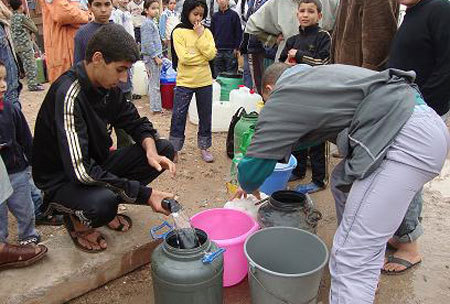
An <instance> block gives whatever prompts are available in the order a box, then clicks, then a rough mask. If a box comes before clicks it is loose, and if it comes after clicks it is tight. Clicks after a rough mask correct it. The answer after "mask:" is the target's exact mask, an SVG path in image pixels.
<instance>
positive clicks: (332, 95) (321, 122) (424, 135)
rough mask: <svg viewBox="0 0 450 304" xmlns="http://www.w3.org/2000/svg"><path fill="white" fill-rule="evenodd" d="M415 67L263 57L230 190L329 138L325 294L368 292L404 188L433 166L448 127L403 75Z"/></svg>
mask: <svg viewBox="0 0 450 304" xmlns="http://www.w3.org/2000/svg"><path fill="white" fill-rule="evenodd" d="M414 76H415V74H414V72H404V71H400V70H395V69H388V70H385V71H383V72H374V71H371V70H368V69H364V68H360V67H354V66H345V65H328V66H318V67H310V66H306V65H297V66H295V67H292V68H290V69H288V66H287V65H285V64H283V63H278V64H274V65H272V66H271V67H270V68H269V69H268V70H267V71H266V73H265V74H264V77H263V85H264V94H263V97H264V99H265V100H266V101H267V102H266V106H265V107H264V109H263V110H262V112H261V115H260V117H259V120H258V124H257V125H256V132H255V135H254V137H253V140H252V143H251V145H250V147H249V149H248V151H247V155H246V156H245V158H244V159H243V160H242V161H241V163H240V164H239V167H238V169H239V176H238V177H239V183H240V185H241V187H242V189H240V190H239V191H238V193H237V195H236V196H242V195H245V193H250V192H255V194H258V193H257V191H258V187H259V186H260V185H261V184H262V183H263V182H264V180H265V179H266V177H268V176H269V175H270V174H271V173H272V171H273V170H274V167H275V165H276V163H277V161H280V160H284V161H287V160H288V159H289V156H290V154H291V152H292V151H293V150H294V149H295V148H296V147H298V146H299V145H303V147H308V146H312V145H315V144H318V143H321V142H324V141H325V140H331V141H334V142H335V143H336V144H337V146H338V148H339V151H340V153H341V154H342V155H344V156H345V157H344V159H343V160H342V161H341V162H340V163H339V164H338V165H337V167H336V168H335V170H334V171H333V174H332V176H331V187H332V193H333V196H334V198H335V203H336V211H337V218H338V224H339V227H338V229H337V231H336V234H335V236H334V241H333V248H332V252H331V258H330V264H329V267H330V273H331V292H330V303H371V302H373V301H374V297H375V290H376V287H377V282H378V278H379V275H380V269H381V268H382V265H383V258H384V253H385V249H386V248H385V247H386V242H387V241H388V240H389V238H391V237H392V235H393V234H394V232H395V231H396V229H397V228H398V227H399V225H400V223H401V221H402V218H403V216H404V215H405V213H406V210H407V209H408V205H409V203H410V202H411V199H412V198H413V196H414V195H415V194H416V193H417V191H418V190H419V189H420V188H421V187H422V186H423V185H424V184H425V183H426V182H428V181H430V180H431V179H433V178H434V177H435V176H437V175H438V174H439V172H440V170H441V169H442V166H443V164H444V161H445V158H446V155H447V152H448V150H449V148H450V136H449V133H448V130H447V127H446V126H445V124H444V122H443V121H442V119H441V118H440V117H439V116H438V115H437V114H436V112H435V111H434V110H432V109H431V108H429V107H428V106H427V105H426V104H425V102H424V101H423V99H422V96H421V94H420V93H419V91H418V90H417V89H416V87H415V86H414V85H413V84H412V82H413V81H414Z"/></svg>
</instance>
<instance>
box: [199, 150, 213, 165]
mask: <svg viewBox="0 0 450 304" xmlns="http://www.w3.org/2000/svg"><path fill="white" fill-rule="evenodd" d="M200 151H201V153H202V159H203V160H204V161H205V162H207V163H212V162H213V161H214V157H213V155H212V154H211V152H209V151H208V150H200Z"/></svg>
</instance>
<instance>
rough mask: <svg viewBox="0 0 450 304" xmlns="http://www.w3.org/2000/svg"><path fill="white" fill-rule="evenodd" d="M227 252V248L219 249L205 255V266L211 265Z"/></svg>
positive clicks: (203, 260)
mask: <svg viewBox="0 0 450 304" xmlns="http://www.w3.org/2000/svg"><path fill="white" fill-rule="evenodd" d="M225 251H226V249H225V248H218V249H217V250H216V251H211V252H207V253H205V255H204V256H203V259H202V262H203V264H211V263H212V262H213V261H214V260H215V259H217V258H218V257H219V256H221V255H222V254H223V253H224V252H225Z"/></svg>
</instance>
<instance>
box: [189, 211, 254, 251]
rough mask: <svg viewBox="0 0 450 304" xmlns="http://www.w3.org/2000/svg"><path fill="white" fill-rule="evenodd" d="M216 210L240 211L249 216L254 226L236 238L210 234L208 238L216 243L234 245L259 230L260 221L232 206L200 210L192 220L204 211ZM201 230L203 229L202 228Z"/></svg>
mask: <svg viewBox="0 0 450 304" xmlns="http://www.w3.org/2000/svg"><path fill="white" fill-rule="evenodd" d="M214 210H225V211H226V212H231V213H233V212H234V213H240V214H242V215H245V216H246V217H247V218H249V219H250V221H251V222H252V223H253V225H252V227H250V229H249V230H248V231H247V232H246V233H244V234H241V235H240V236H236V237H234V238H229V239H213V238H210V237H209V235H208V238H209V239H210V240H211V241H213V242H215V243H217V244H219V243H220V245H221V246H224V245H225V246H226V245H232V244H235V243H236V242H238V241H241V240H242V239H244V240H247V239H248V238H249V236H250V235H252V234H253V233H254V232H256V231H258V229H259V224H258V222H257V221H256V220H255V219H253V218H252V217H251V216H249V215H248V214H247V213H245V212H243V211H240V210H236V209H230V208H211V209H206V210H203V211H200V212H199V213H196V214H194V215H193V216H192V217H191V218H190V220H191V221H192V219H193V218H194V217H197V216H200V215H202V214H204V213H207V212H211V211H214ZM194 228H197V227H194ZM200 230H202V229H200ZM205 232H206V234H208V232H207V231H205Z"/></svg>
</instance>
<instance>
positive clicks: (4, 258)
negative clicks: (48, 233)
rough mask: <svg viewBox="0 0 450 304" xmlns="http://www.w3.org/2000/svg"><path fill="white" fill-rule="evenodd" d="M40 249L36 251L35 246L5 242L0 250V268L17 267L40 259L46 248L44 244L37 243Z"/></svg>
mask: <svg viewBox="0 0 450 304" xmlns="http://www.w3.org/2000/svg"><path fill="white" fill-rule="evenodd" d="M37 247H39V248H41V251H39V252H38V253H36V251H35V249H36V246H32V245H26V246H17V245H11V244H8V243H5V246H4V247H3V249H2V250H1V251H0V269H6V268H19V267H26V266H28V265H31V264H33V263H35V262H37V261H39V260H40V259H42V258H43V257H44V256H45V254H46V253H47V251H48V249H47V247H45V246H44V245H38V246H37Z"/></svg>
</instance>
